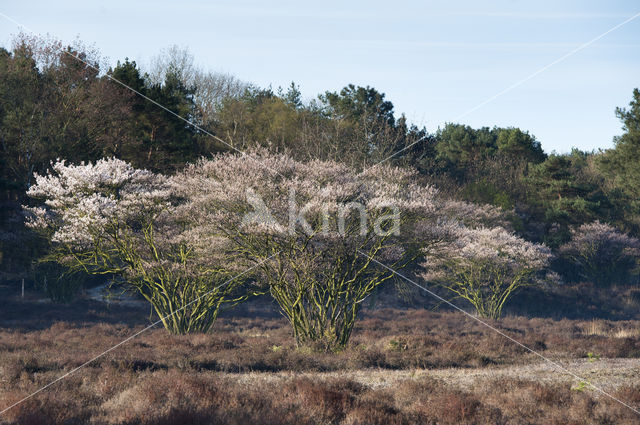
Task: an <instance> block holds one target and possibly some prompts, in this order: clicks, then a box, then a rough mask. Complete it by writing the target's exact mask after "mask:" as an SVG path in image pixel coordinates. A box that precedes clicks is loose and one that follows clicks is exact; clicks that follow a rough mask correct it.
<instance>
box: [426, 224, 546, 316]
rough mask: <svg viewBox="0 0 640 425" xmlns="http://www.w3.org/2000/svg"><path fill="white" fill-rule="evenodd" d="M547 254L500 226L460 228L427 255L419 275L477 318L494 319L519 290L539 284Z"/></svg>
mask: <svg viewBox="0 0 640 425" xmlns="http://www.w3.org/2000/svg"><path fill="white" fill-rule="evenodd" d="M550 258H551V251H550V250H549V249H548V248H546V247H545V246H542V245H538V244H534V243H531V242H527V241H525V240H523V239H521V238H519V237H517V236H515V235H513V234H512V233H510V232H508V231H506V230H505V229H503V228H500V227H495V228H485V227H479V228H469V227H465V226H461V227H459V229H458V231H457V234H456V236H455V238H454V240H453V241H452V242H449V243H446V244H440V245H438V246H436V247H435V249H434V250H432V252H430V253H428V254H427V257H426V261H425V262H424V264H423V267H424V269H425V272H424V274H423V277H424V278H425V279H427V280H428V281H431V282H434V283H436V284H438V285H440V286H442V287H443V288H445V289H447V290H448V291H450V292H452V293H453V294H454V295H455V298H462V299H464V300H466V301H468V302H469V303H471V305H473V307H474V308H475V309H476V312H477V313H478V315H479V316H481V317H487V318H492V319H497V318H499V317H500V315H501V314H502V309H503V307H504V305H505V303H506V302H507V300H508V299H509V297H511V295H513V293H514V292H515V291H516V290H517V289H518V288H520V287H522V286H525V285H531V284H534V283H536V282H539V281H540V279H539V278H540V277H541V276H540V273H541V272H542V271H543V270H544V269H545V268H546V267H547V266H548V263H549V260H550Z"/></svg>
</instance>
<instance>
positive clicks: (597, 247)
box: [558, 221, 640, 286]
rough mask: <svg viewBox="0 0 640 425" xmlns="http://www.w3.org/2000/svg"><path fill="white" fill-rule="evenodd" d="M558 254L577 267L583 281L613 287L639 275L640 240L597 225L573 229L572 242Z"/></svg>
mask: <svg viewBox="0 0 640 425" xmlns="http://www.w3.org/2000/svg"><path fill="white" fill-rule="evenodd" d="M558 251H559V253H560V256H561V258H564V259H565V260H568V261H570V262H571V263H572V264H573V266H574V267H575V268H576V271H577V275H578V276H579V277H582V278H586V279H589V280H590V281H592V282H594V283H596V284H598V285H602V286H609V285H612V284H615V283H620V282H624V281H625V279H628V278H629V277H630V276H631V274H632V273H637V271H638V270H637V267H638V261H639V260H640V240H638V239H637V238H634V237H632V236H629V235H627V234H624V233H622V232H619V231H618V230H617V229H616V228H615V227H613V226H610V225H608V224H606V223H601V222H599V221H595V222H593V223H588V224H583V225H582V226H580V227H578V228H576V229H573V230H572V232H571V240H569V241H568V242H567V243H565V244H564V245H562V246H561V247H560V248H559V249H558Z"/></svg>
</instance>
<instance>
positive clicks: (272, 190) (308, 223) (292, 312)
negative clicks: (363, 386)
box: [176, 151, 492, 350]
mask: <svg viewBox="0 0 640 425" xmlns="http://www.w3.org/2000/svg"><path fill="white" fill-rule="evenodd" d="M415 177H416V176H415V173H414V172H411V171H410V170H403V169H397V168H393V167H389V166H378V167H374V168H373V169H370V170H368V171H367V172H365V173H361V174H357V173H355V172H354V171H353V170H351V169H350V168H348V167H347V166H345V165H343V164H340V163H337V162H331V161H319V160H314V161H310V162H300V161H295V160H293V159H292V158H290V157H288V156H286V155H282V154H279V155H275V154H269V153H266V152H265V151H254V152H251V153H248V154H245V155H223V156H219V157H217V158H215V159H213V160H208V161H201V162H199V163H198V164H196V165H193V166H190V167H189V168H188V169H187V170H186V171H185V172H184V173H183V174H182V175H179V176H177V177H176V178H178V179H181V183H180V187H183V188H185V189H186V190H187V192H186V193H184V194H183V195H182V196H183V197H186V198H191V197H193V196H195V193H200V194H202V195H201V196H202V198H201V201H200V202H201V203H202V205H203V206H200V205H198V206H196V209H195V211H197V212H202V211H208V214H206V215H203V216H200V218H199V220H201V222H202V223H203V224H204V223H208V225H209V226H211V227H212V230H211V232H212V233H213V232H218V231H222V232H225V234H226V235H227V237H228V238H229V239H230V240H231V241H232V243H233V244H234V247H235V248H233V249H234V250H236V251H237V252H238V253H241V254H242V255H243V256H244V258H246V260H247V261H250V262H252V263H253V264H256V265H257V266H258V268H259V269H260V270H261V275H260V277H261V279H262V281H263V282H264V283H265V284H266V285H267V286H268V290H269V292H270V293H271V295H272V296H273V298H274V299H275V300H276V302H277V303H278V305H279V306H280V309H281V311H282V314H283V315H284V316H285V317H286V318H287V319H288V320H289V322H290V323H291V326H292V328H293V333H294V336H295V338H296V341H297V343H298V345H311V346H314V347H318V348H321V349H323V350H335V349H340V348H342V347H344V346H345V345H346V344H347V342H348V340H349V337H350V335H351V332H352V330H353V326H354V324H355V321H356V319H357V316H358V313H359V310H360V306H361V304H362V302H363V301H364V300H365V299H366V298H367V296H368V295H369V294H371V292H372V291H373V290H374V289H375V288H377V287H379V286H380V285H381V284H382V283H383V282H385V281H387V280H389V279H390V278H391V277H392V273H391V272H390V271H389V270H388V269H385V268H383V267H379V266H377V265H376V263H375V262H374V261H373V260H372V258H375V259H376V260H377V261H383V262H385V263H386V264H387V265H388V266H389V267H392V268H394V269H396V270H398V269H402V268H403V267H405V266H406V265H408V264H409V263H410V262H411V261H412V260H413V259H414V258H415V257H416V255H418V247H426V246H428V245H430V244H432V243H435V242H436V241H439V240H441V239H442V238H443V237H445V235H446V234H447V229H448V225H447V223H448V222H449V221H454V220H455V218H456V217H455V216H456V214H458V213H459V212H460V211H461V210H463V209H464V208H463V207H466V206H467V205H466V204H464V203H459V204H454V205H444V202H441V201H440V200H438V198H437V196H436V193H437V192H436V191H435V189H434V188H433V187H430V186H421V185H419V184H418V183H417V182H416V179H415ZM230 182H233V184H230ZM484 213H487V214H488V215H491V213H492V211H488V212H487V211H484V212H483V214H484ZM465 215H467V214H466V213H465Z"/></svg>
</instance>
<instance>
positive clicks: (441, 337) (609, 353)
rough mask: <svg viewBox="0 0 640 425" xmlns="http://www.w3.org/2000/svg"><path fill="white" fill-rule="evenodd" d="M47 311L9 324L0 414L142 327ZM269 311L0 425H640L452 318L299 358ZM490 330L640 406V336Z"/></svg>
mask: <svg viewBox="0 0 640 425" xmlns="http://www.w3.org/2000/svg"><path fill="white" fill-rule="evenodd" d="M39 304H42V303H37V302H29V301H25V302H24V304H22V306H21V304H20V303H18V302H15V303H13V302H12V303H8V305H7V308H6V309H3V311H2V312H0V408H4V407H5V406H8V405H10V404H12V403H14V402H16V401H18V400H20V399H21V398H22V397H25V396H27V395H28V394H30V393H31V392H32V391H34V390H36V389H38V388H40V387H41V386H43V385H45V384H47V383H49V382H51V381H52V380H54V379H55V378H57V377H58V376H60V375H62V374H64V373H65V372H66V371H69V370H71V369H72V368H74V367H76V366H78V365H80V364H82V363H83V362H85V361H86V360H88V359H89V358H91V357H92V356H93V355H95V354H97V353H100V352H102V351H103V350H105V349H106V348H109V347H110V346H112V345H114V344H116V343H118V342H120V341H121V340H122V339H124V338H126V337H127V336H129V335H131V334H132V333H133V332H135V331H136V330H139V329H141V328H142V327H143V326H144V324H145V319H146V318H147V317H148V310H146V309H144V308H142V309H136V308H129V309H127V310H124V309H121V308H118V307H115V306H114V307H112V308H110V309H107V308H105V307H104V306H101V305H99V304H97V303H92V302H89V301H82V300H81V301H77V302H75V303H73V304H70V305H68V306H55V307H53V306H52V305H47V306H40V307H39ZM267 307H268V302H267V301H266V300H256V301H253V302H250V303H248V304H246V305H245V306H243V307H241V308H239V309H238V310H234V311H233V312H232V313H233V315H230V314H225V315H223V317H221V318H220V319H219V321H218V322H217V323H216V325H215V327H214V329H213V331H212V333H210V334H192V335H171V334H169V333H167V332H166V331H164V330H163V329H152V330H150V331H148V332H146V333H144V334H142V335H140V336H139V337H138V338H136V339H135V340H133V341H131V342H129V343H127V344H126V345H124V346H122V347H120V348H119V349H117V350H115V351H114V352H111V353H109V354H107V355H106V356H104V357H102V358H100V359H99V360H97V361H96V362H94V363H92V364H91V365H89V366H87V367H85V368H83V369H82V370H80V371H79V372H78V373H76V374H75V375H73V376H71V377H69V378H67V379H65V380H63V381H61V382H58V383H57V384H55V385H54V386H52V387H51V388H49V389H47V390H45V391H43V392H42V393H40V394H39V395H37V396H35V397H33V398H32V399H30V400H28V401H26V402H24V403H22V404H20V405H18V406H17V407H15V408H13V409H11V410H10V411H8V412H7V413H5V414H4V415H3V416H0V423H2V424H5V423H6V424H11V425H13V424H20V425H22V424H27V425H29V424H32V425H37V424H61V425H62V424H65V425H70V424H86V423H89V424H140V425H142V424H145V425H159V424H166V425H169V424H246V423H251V424H255V425H262V424H425V423H426V424H538V423H540V424H576V425H577V424H613V423H616V424H634V423H638V416H637V415H636V414H635V413H633V412H632V411H631V410H629V409H628V408H626V407H624V406H622V405H620V404H618V403H617V402H615V401H613V400H611V399H609V398H607V397H604V396H601V395H598V393H597V392H595V391H593V390H590V389H588V388H583V389H580V386H579V382H576V381H575V380H572V379H571V378H568V377H567V376H564V375H562V374H560V373H559V372H557V371H555V370H553V369H552V368H549V367H545V364H544V363H542V362H540V361H539V359H538V358H536V357H535V356H533V355H532V354H530V353H528V352H526V350H524V349H522V348H521V347H518V346H517V345H515V344H513V343H511V342H509V341H508V340H506V339H505V338H504V337H501V336H500V335H497V334H496V333H494V332H492V331H490V330H487V329H486V328H485V327H483V326H481V325H480V324H478V323H477V322H475V321H473V320H471V319H468V318H465V317H464V316H462V315H461V314H458V313H454V312H440V313H436V312H430V311H427V310H424V309H409V310H398V309H379V310H365V311H364V315H363V320H362V321H360V322H359V323H358V324H357V325H356V329H355V331H354V335H353V338H352V340H351V343H350V344H349V346H348V347H347V348H346V349H344V350H343V351H341V352H338V353H334V354H332V353H323V352H312V351H310V350H305V349H297V348H296V346H295V340H294V339H293V337H292V335H291V330H290V326H289V325H288V323H287V321H286V319H284V318H282V317H280V316H278V315H277V314H274V313H273V311H275V308H273V309H269V308H267ZM39 309H42V310H48V311H49V313H48V314H47V315H44V314H39ZM46 323H50V324H46ZM594 323H595V325H594ZM492 324H493V325H495V326H497V327H499V328H500V329H501V330H502V331H503V332H505V333H506V334H508V335H510V336H512V337H513V338H516V339H517V340H519V341H521V342H523V343H524V344H526V345H527V346H529V347H532V348H534V349H536V350H538V351H540V352H541V353H542V354H544V355H545V356H548V357H551V358H553V359H558V360H561V361H562V363H563V364H565V365H567V366H568V367H570V368H572V369H575V370H577V371H578V373H579V374H580V373H582V372H585V373H588V374H589V376H588V377H589V378H590V379H593V381H594V383H596V384H597V385H600V386H602V387H604V388H605V389H606V390H607V391H609V392H611V393H612V394H613V395H614V396H616V397H619V398H620V399H621V400H624V401H625V402H627V403H630V404H631V405H633V406H636V407H638V406H640V386H639V385H638V384H637V380H636V381H634V378H633V377H634V376H637V370H638V362H637V361H636V360H635V359H637V358H639V357H640V337H639V336H638V334H637V333H635V334H633V333H632V332H630V331H631V330H633V329H638V327H639V323H638V322H637V321H617V322H612V321H606V320H598V321H595V322H594V321H591V320H567V319H564V320H560V321H556V320H552V319H543V318H537V319H527V318H522V317H505V318H504V319H503V320H502V321H500V322H492ZM594 329H597V330H598V332H594ZM589 353H592V354H591V356H592V357H599V360H597V359H595V358H594V359H592V360H589V358H588V356H589ZM576 368H577V369H576ZM634 371H635V372H634ZM627 372H628V373H629V374H628V375H625V373H627ZM633 373H635V375H634V374H633Z"/></svg>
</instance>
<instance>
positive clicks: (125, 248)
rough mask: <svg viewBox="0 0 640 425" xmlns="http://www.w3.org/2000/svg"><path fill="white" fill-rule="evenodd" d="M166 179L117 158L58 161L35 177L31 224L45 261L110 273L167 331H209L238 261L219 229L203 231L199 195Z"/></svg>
mask: <svg viewBox="0 0 640 425" xmlns="http://www.w3.org/2000/svg"><path fill="white" fill-rule="evenodd" d="M183 191H184V188H180V187H179V186H177V185H176V184H175V182H174V181H172V180H171V179H169V178H166V177H164V176H162V175H159V174H154V173H151V172H149V171H144V170H137V169H134V168H132V167H131V166H130V165H129V164H127V163H125V162H123V161H121V160H117V159H104V160H99V161H97V162H96V163H95V164H86V165H85V164H82V165H66V164H65V163H64V162H58V163H56V164H55V165H54V166H53V172H52V173H50V174H48V175H46V176H40V175H38V176H36V184H35V185H34V186H32V187H31V188H30V189H29V191H28V195H29V196H31V197H34V198H39V199H42V200H44V206H41V207H35V208H30V209H28V211H29V212H30V213H31V218H30V220H29V225H30V226H31V227H33V228H35V229H37V230H39V231H40V232H42V233H43V234H44V235H45V236H46V237H47V238H48V239H49V240H50V241H51V242H52V243H53V250H52V252H51V253H50V255H49V257H48V258H50V259H53V260H55V261H57V262H59V263H61V264H62V265H64V266H67V267H71V268H72V269H79V270H83V271H85V272H87V273H91V274H102V275H115V276H118V277H120V278H121V279H122V282H123V283H124V284H125V285H126V286H128V287H129V288H132V289H134V290H135V291H137V292H138V293H139V294H140V295H141V296H142V297H144V298H145V299H146V300H147V301H148V302H149V303H150V304H151V305H152V307H153V309H154V311H155V312H156V314H157V315H158V317H159V318H160V320H161V321H162V323H163V324H164V326H165V328H166V329H167V330H169V331H170V332H172V333H189V332H206V331H207V330H209V329H210V327H211V326H212V324H213V323H214V321H215V319H216V317H217V315H218V312H219V311H220V308H221V307H222V306H223V305H225V304H227V303H232V304H233V303H236V302H239V301H240V300H242V299H243V298H244V296H245V295H246V294H242V293H238V292H237V290H238V288H239V287H240V285H241V283H242V280H241V279H236V278H234V275H233V273H234V267H241V264H240V262H227V261H228V260H229V257H228V255H227V254H228V251H227V241H226V239H225V238H224V235H220V234H212V233H207V232H202V231H201V230H202V229H201V227H202V226H201V225H200V224H199V220H198V215H197V214H196V215H194V216H192V215H190V214H187V211H188V212H190V213H191V212H193V204H194V203H197V202H198V200H197V198H196V199H193V198H191V199H189V198H181V197H178V196H177V193H183Z"/></svg>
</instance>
